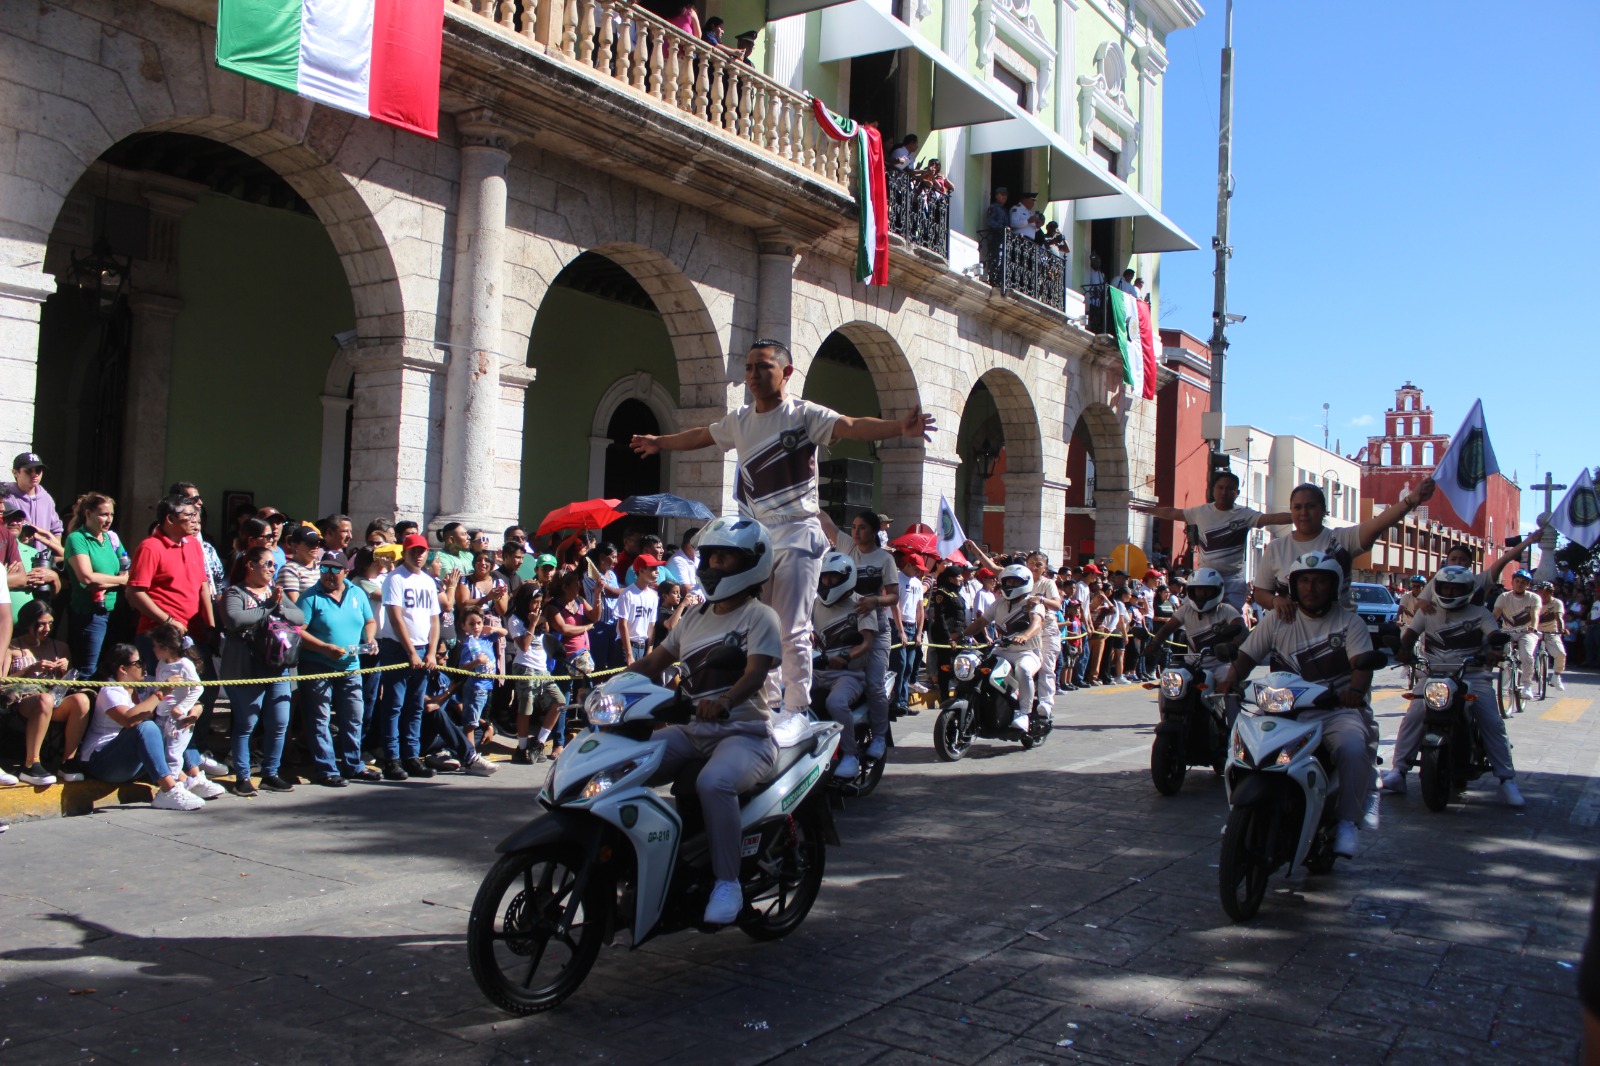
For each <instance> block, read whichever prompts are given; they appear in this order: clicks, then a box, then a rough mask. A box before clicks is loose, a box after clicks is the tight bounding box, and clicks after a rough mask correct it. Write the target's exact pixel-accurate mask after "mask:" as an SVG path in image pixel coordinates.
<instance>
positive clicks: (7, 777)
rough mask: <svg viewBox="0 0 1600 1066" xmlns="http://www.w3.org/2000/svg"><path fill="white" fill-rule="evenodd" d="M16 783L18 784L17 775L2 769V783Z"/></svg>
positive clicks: (0, 779)
mask: <svg viewBox="0 0 1600 1066" xmlns="http://www.w3.org/2000/svg"><path fill="white" fill-rule="evenodd" d="M15 784H17V779H16V777H15V776H13V775H12V774H8V773H6V772H5V771H4V770H0V785H15Z"/></svg>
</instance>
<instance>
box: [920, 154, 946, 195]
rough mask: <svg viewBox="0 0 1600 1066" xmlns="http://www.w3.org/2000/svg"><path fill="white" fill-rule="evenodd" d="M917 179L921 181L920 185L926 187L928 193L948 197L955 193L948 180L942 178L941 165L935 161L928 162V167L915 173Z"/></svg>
mask: <svg viewBox="0 0 1600 1066" xmlns="http://www.w3.org/2000/svg"><path fill="white" fill-rule="evenodd" d="M917 177H918V178H920V179H922V183H923V184H924V185H926V186H928V189H929V191H930V192H933V193H937V194H939V195H941V196H949V195H950V194H951V193H952V192H954V191H955V186H954V185H951V184H950V179H949V178H947V177H945V176H944V169H943V164H941V163H940V162H939V160H937V159H930V160H928V165H927V166H925V167H923V168H922V169H921V170H919V171H917Z"/></svg>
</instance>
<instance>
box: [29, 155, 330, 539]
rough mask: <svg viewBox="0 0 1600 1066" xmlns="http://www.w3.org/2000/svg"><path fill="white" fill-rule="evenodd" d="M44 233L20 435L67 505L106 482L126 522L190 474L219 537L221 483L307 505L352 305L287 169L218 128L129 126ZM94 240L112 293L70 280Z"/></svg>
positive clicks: (298, 507)
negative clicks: (89, 293)
mask: <svg viewBox="0 0 1600 1066" xmlns="http://www.w3.org/2000/svg"><path fill="white" fill-rule="evenodd" d="M46 248H47V250H46V257H45V268H46V270H47V271H48V272H49V273H52V274H54V275H55V276H56V277H57V279H58V282H59V286H60V287H59V291H58V292H57V294H56V295H55V296H52V297H51V298H50V299H49V300H47V301H46V305H45V308H44V311H43V314H42V317H41V324H40V342H39V374H38V393H37V402H36V406H35V429H34V444H35V450H37V451H39V452H40V453H41V454H42V455H45V457H46V459H47V461H49V462H50V464H51V478H50V482H51V484H50V488H51V490H52V492H53V493H54V495H55V496H56V498H57V500H58V501H59V502H60V503H61V504H62V506H63V507H65V506H67V505H68V504H69V503H70V501H71V500H72V499H73V498H75V497H76V495H78V494H79V493H81V492H86V491H89V490H91V489H94V490H100V491H111V492H112V494H113V495H115V496H117V497H118V499H119V504H120V506H119V510H120V512H121V516H122V521H123V526H124V528H125V529H127V530H128V531H129V533H131V534H134V535H137V534H141V533H142V532H143V526H144V524H145V522H146V521H148V518H149V516H150V515H151V510H152V508H153V507H154V505H155V502H156V500H157V499H158V498H159V496H160V495H161V493H162V492H164V490H165V488H166V486H167V485H168V484H169V483H170V482H172V481H175V480H186V481H193V482H195V483H196V484H198V485H200V486H201V487H202V490H203V491H204V492H205V494H206V496H207V498H208V501H209V502H210V507H211V510H210V516H209V517H210V520H211V524H210V526H209V528H208V530H207V532H208V534H209V535H211V536H213V537H217V538H220V539H224V540H225V539H227V537H228V536H229V534H228V532H227V531H226V530H224V529H223V528H222V523H223V522H225V521H226V517H225V516H224V515H223V514H222V512H223V509H224V497H225V496H234V497H242V496H248V497H251V498H253V499H254V500H255V501H256V502H257V503H258V504H264V503H270V504H272V505H274V506H276V507H278V508H280V509H281V510H283V511H285V512H286V513H288V514H290V515H292V516H294V517H296V518H300V517H306V518H310V517H314V516H315V515H316V514H317V513H318V508H319V505H320V504H321V502H322V501H321V500H320V499H319V473H320V472H321V471H322V469H323V467H324V463H323V459H324V457H323V455H322V450H323V447H324V433H323V403H322V399H321V396H322V392H323V387H324V381H325V378H326V375H327V372H328V369H329V363H330V360H331V359H332V357H333V355H334V353H335V351H336V350H337V347H338V345H337V342H336V341H335V339H334V337H335V334H339V333H345V332H347V331H351V332H353V330H354V328H355V325H356V309H355V306H354V302H353V299H352V294H351V290H350V286H349V283H348V280H347V277H346V274H345V272H344V269H343V266H342V264H341V262H340V258H339V254H338V252H337V251H336V249H335V246H334V244H333V241H332V240H331V239H330V237H329V234H328V232H327V231H326V230H325V228H324V227H323V224H322V223H321V222H320V221H319V220H318V219H317V217H316V215H315V214H314V212H313V211H312V208H311V206H310V204H309V203H308V202H307V201H306V200H305V199H303V198H302V197H301V196H300V194H299V193H297V192H296V191H295V189H294V188H293V187H291V186H290V185H289V184H288V183H287V182H286V181H284V179H283V178H281V177H280V176H279V175H278V174H277V173H276V172H275V171H273V170H272V169H271V168H270V167H268V166H267V165H266V164H264V163H262V162H260V161H259V160H257V159H256V158H254V157H252V156H250V155H248V154H246V153H244V152H242V151H239V150H238V149H236V148H232V147H229V146H228V145H225V144H222V143H220V142H218V141H214V140H211V139H209V138H206V137H200V136H195V135H190V134H182V133H174V132H147V133H141V134H136V135H134V136H132V137H128V138H125V139H124V140H122V141H120V142H118V143H117V144H116V145H114V146H112V147H111V148H110V149H109V150H107V151H106V152H105V153H104V154H103V155H102V156H101V158H100V159H99V160H97V161H96V162H95V163H94V164H92V165H91V166H90V168H89V169H88V170H87V171H86V172H85V173H84V174H83V176H82V177H81V178H80V179H79V181H78V182H77V183H76V185H75V186H74V187H73V189H72V191H71V193H69V194H68V196H67V198H66V200H65V203H64V205H63V207H62V210H61V212H60V214H59V216H58V218H57V220H56V224H55V227H54V229H53V230H52V233H51V236H50V240H49V242H48V244H47V246H46ZM96 249H99V254H105V255H111V256H113V257H115V258H117V259H119V260H120V261H122V262H123V263H125V264H126V266H127V273H128V278H129V281H128V284H127V286H126V287H125V288H124V289H123V291H122V292H121V293H120V294H118V295H117V296H116V297H115V299H113V300H112V301H110V305H109V306H107V304H106V302H105V301H101V300H86V299H85V298H84V296H83V293H82V291H81V290H80V289H79V288H78V287H77V286H76V285H75V284H74V282H73V279H74V275H75V273H80V274H81V271H77V272H75V271H74V262H75V260H76V261H77V262H79V263H81V262H82V261H83V259H84V257H85V256H86V255H89V254H91V253H94V252H95V250H96ZM347 441H348V437H347V435H345V434H342V433H341V434H340V435H339V437H338V439H337V443H336V446H337V447H339V448H340V450H341V454H340V455H339V456H338V460H339V462H340V464H341V466H343V465H345V464H344V460H345V454H344V449H345V448H346V447H347Z"/></svg>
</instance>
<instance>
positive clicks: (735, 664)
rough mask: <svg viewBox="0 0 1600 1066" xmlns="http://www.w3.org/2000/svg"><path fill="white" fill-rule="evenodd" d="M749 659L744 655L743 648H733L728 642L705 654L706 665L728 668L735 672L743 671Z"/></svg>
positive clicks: (716, 668) (720, 668)
mask: <svg viewBox="0 0 1600 1066" xmlns="http://www.w3.org/2000/svg"><path fill="white" fill-rule="evenodd" d="M749 661H750V660H749V657H748V656H747V655H745V653H744V649H743V648H735V647H733V646H732V645H728V644H724V645H723V646H722V647H720V648H718V649H717V650H716V651H713V652H712V653H711V654H710V655H707V656H706V665H707V666H708V667H710V668H711V669H713V670H729V671H733V672H736V673H743V672H744V668H745V666H746V665H747V664H748V663H749Z"/></svg>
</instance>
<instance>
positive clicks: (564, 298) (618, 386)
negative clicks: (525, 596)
mask: <svg viewBox="0 0 1600 1066" xmlns="http://www.w3.org/2000/svg"><path fill="white" fill-rule="evenodd" d="M528 364H529V365H530V366H532V367H534V368H535V369H536V370H537V371H538V378H537V379H536V380H535V381H534V383H533V384H532V385H531V386H530V387H529V388H528V393H527V400H526V402H525V405H524V428H523V436H522V450H523V455H522V501H523V503H522V506H523V516H524V519H525V520H526V521H528V522H531V523H537V522H538V521H539V519H540V518H542V517H543V516H544V515H545V514H547V513H549V512H550V511H551V510H553V509H555V508H557V507H559V506H561V505H562V504H564V503H570V502H571V501H573V500H581V499H587V498H592V497H596V496H614V497H618V498H620V497H623V496H629V495H634V494H636V493H642V492H663V491H672V487H673V484H674V478H673V473H672V459H670V458H669V459H668V460H667V461H665V462H663V460H662V459H661V458H660V457H656V458H653V459H650V460H645V459H641V458H639V457H638V456H637V455H635V454H634V453H633V451H632V449H631V448H630V447H629V446H628V445H629V441H630V440H631V439H632V437H633V435H634V434H635V433H659V432H672V431H673V430H675V429H676V428H677V425H676V410H677V405H676V403H675V397H676V396H677V394H678V365H677V357H676V355H675V354H674V351H673V344H672V338H671V337H670V336H669V334H668V331H667V327H666V325H665V323H664V322H663V320H662V316H661V313H660V311H659V310H658V309H657V307H656V304H655V302H654V300H653V299H652V298H651V297H650V295H649V293H647V292H646V291H645V290H644V288H643V286H641V285H640V283H639V282H638V281H637V280H636V279H635V278H634V277H633V275H632V274H631V273H630V272H629V271H628V270H627V269H626V268H624V267H623V266H621V265H620V264H618V263H617V262H615V261H614V260H612V259H610V258H608V257H607V256H605V255H601V254H599V253H596V252H584V253H583V254H581V255H579V256H578V257H577V258H576V259H574V260H573V261H572V262H571V263H569V264H567V266H566V267H565V268H563V269H562V271H561V273H560V274H558V275H557V276H556V278H555V280H554V281H553V282H552V283H551V285H550V288H549V290H548V291H547V292H546V294H545V297H544V299H543V300H542V301H541V302H540V304H539V310H538V314H537V315H536V317H535V318H534V323H533V330H532V334H531V336H530V338H529V341H528ZM585 438H587V441H588V446H589V447H588V455H589V461H588V462H587V463H586V464H585V463H581V462H571V463H560V464H557V463H551V462H550V461H549V459H548V456H550V455H551V454H573V453H574V451H578V454H582V453H581V450H578V449H575V448H574V445H577V444H579V442H581V441H583V440H584V439H585Z"/></svg>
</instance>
